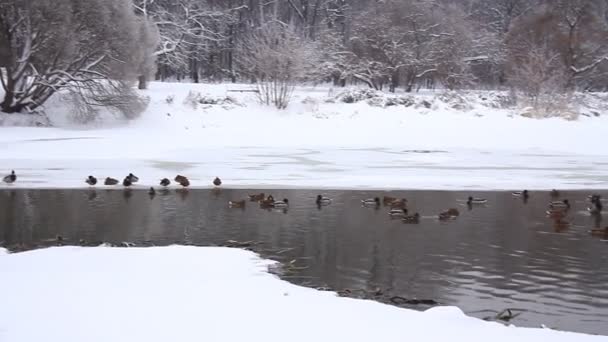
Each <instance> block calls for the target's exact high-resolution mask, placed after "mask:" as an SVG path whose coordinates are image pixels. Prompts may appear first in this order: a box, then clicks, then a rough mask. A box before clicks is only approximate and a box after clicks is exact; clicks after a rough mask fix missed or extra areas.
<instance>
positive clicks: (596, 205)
mask: <svg viewBox="0 0 608 342" xmlns="http://www.w3.org/2000/svg"><path fill="white" fill-rule="evenodd" d="M602 209H604V206H603V205H602V202H601V201H599V200H597V201H595V202H593V206H591V207H589V208H587V210H589V212H590V213H591V215H598V214H601V213H602Z"/></svg>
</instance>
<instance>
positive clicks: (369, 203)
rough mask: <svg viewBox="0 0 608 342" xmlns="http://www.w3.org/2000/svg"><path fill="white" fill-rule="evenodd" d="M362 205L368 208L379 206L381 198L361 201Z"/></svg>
mask: <svg viewBox="0 0 608 342" xmlns="http://www.w3.org/2000/svg"><path fill="white" fill-rule="evenodd" d="M361 204H363V205H364V206H366V207H371V206H379V205H380V198H379V197H375V198H368V199H364V200H361Z"/></svg>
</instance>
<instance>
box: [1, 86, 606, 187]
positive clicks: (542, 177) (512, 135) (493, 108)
mask: <svg viewBox="0 0 608 342" xmlns="http://www.w3.org/2000/svg"><path fill="white" fill-rule="evenodd" d="M247 89H250V87H249V86H247V85H232V84H223V85H208V84H183V83H180V84H170V83H152V84H150V89H149V90H146V91H144V94H145V96H147V97H149V100H150V105H149V107H148V109H147V111H146V112H145V113H144V114H143V115H142V116H141V117H140V118H138V119H136V120H132V121H127V122H124V121H122V120H121V119H118V118H113V117H112V116H108V115H106V116H103V117H102V119H101V121H98V122H95V124H94V125H92V126H87V127H79V126H74V125H69V124H68V123H67V122H69V120H68V119H69V115H70V113H69V110H68V109H65V108H64V107H62V106H61V105H60V104H57V105H55V106H54V107H53V108H49V122H50V123H51V124H53V125H56V126H59V127H56V128H40V127H3V128H0V163H1V165H3V167H5V168H6V170H3V171H2V172H9V171H10V169H15V170H16V171H17V173H18V174H19V175H21V176H20V178H19V181H18V183H17V184H16V185H15V186H20V187H81V186H83V185H84V178H85V177H86V176H88V175H89V174H92V175H95V176H97V177H100V178H103V177H106V176H112V177H115V178H122V177H124V175H126V174H128V173H129V172H133V173H135V174H136V175H138V176H139V177H140V178H141V179H142V181H141V184H142V185H144V186H145V185H148V186H149V185H156V184H157V182H158V180H159V179H160V178H163V177H171V178H172V176H174V175H175V174H177V173H183V174H187V175H188V176H190V177H192V179H193V182H192V183H193V185H194V186H210V185H211V184H210V180H211V179H213V178H214V177H215V176H220V177H221V178H222V179H223V180H225V182H224V183H225V184H226V185H227V186H233V187H275V186H277V187H297V186H305V187H319V188H361V187H366V188H405V189H408V188H421V189H422V188H426V189H522V188H530V189H550V188H558V187H560V188H571V189H582V188H608V179H607V178H606V177H604V176H603V175H604V174H606V172H607V171H608V155H607V154H606V151H605V147H604V145H603V144H602V143H601V142H600V137H602V135H603V134H604V132H605V131H606V128H608V115H605V114H606V113H604V112H601V111H602V110H603V108H604V107H605V104H602V99H603V97H601V96H596V97H592V96H589V97H588V98H589V105H588V106H587V107H585V108H587V109H585V111H587V112H589V113H596V114H599V116H596V114H588V115H583V116H581V117H580V118H579V119H578V120H575V121H568V120H564V119H559V118H552V119H543V120H538V119H529V118H525V117H522V116H520V115H516V113H515V112H513V111H510V110H506V109H501V103H502V102H503V101H505V98H504V95H502V94H500V93H493V92H482V91H479V92H469V93H465V94H457V93H449V94H446V93H421V94H416V95H415V96H409V95H406V94H400V95H399V96H398V97H395V96H392V95H386V94H380V95H377V94H375V95H374V94H372V95H366V96H367V97H365V98H361V99H354V100H353V101H345V100H344V99H345V98H346V96H345V94H342V90H340V89H330V88H305V87H302V88H298V90H297V91H296V93H295V96H294V99H293V102H292V104H291V105H290V107H289V108H288V109H287V110H285V111H278V110H276V109H273V108H269V107H264V106H261V105H259V104H257V102H256V99H255V94H253V93H250V92H233V91H231V90H247ZM347 95H348V94H347ZM344 102H353V103H344ZM579 102H580V101H579ZM62 108H63V109H62ZM585 111H582V112H585ZM598 111H599V112H598ZM0 121H1V120H0ZM5 121H6V120H5ZM13 121H17V122H19V120H13ZM427 152H437V153H427Z"/></svg>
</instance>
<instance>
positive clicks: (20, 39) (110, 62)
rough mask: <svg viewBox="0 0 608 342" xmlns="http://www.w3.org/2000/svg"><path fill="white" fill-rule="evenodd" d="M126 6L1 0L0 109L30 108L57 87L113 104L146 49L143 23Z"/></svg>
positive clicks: (83, 0) (79, 0)
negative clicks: (1, 94) (1, 90)
mask: <svg viewBox="0 0 608 342" xmlns="http://www.w3.org/2000/svg"><path fill="white" fill-rule="evenodd" d="M129 6H130V4H129V3H126V2H124V1H122V0H107V1H99V0H36V1H31V0H0V32H1V33H0V36H1V37H2V39H0V40H3V41H4V42H5V44H3V46H2V48H0V49H4V50H5V52H4V55H5V56H6V57H5V60H4V61H3V62H2V64H3V65H2V67H3V68H2V69H1V70H2V77H0V81H1V83H2V87H3V88H4V91H5V95H4V99H3V100H2V102H1V103H0V108H1V110H2V111H4V112H7V113H15V112H24V111H28V112H29V111H33V110H35V109H36V108H37V107H39V106H41V105H42V104H43V103H44V102H45V101H46V100H48V99H49V97H51V96H52V95H53V94H54V93H56V92H58V91H61V90H66V91H75V92H78V93H81V94H83V95H85V96H86V97H87V98H88V99H91V100H92V101H95V100H107V101H108V102H106V103H107V104H108V105H113V103H112V102H111V101H109V100H110V98H111V95H112V94H119V93H120V94H124V92H123V90H124V89H125V87H123V86H122V84H123V83H124V82H126V81H130V80H133V79H134V78H135V76H136V75H137V73H138V70H137V68H138V65H142V64H143V63H144V61H143V60H141V59H140V58H138V57H137V56H138V52H139V51H140V50H142V49H145V48H146V47H145V46H142V45H141V44H140V40H139V38H140V37H141V32H142V30H144V31H145V23H143V22H142V21H138V20H137V19H136V17H135V15H134V14H133V11H132V10H130V7H129ZM117 89H120V91H113V90H117ZM122 99H123V100H124V99H125V98H124V97H122ZM123 104H124V103H123Z"/></svg>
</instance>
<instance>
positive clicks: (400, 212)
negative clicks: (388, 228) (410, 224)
mask: <svg viewBox="0 0 608 342" xmlns="http://www.w3.org/2000/svg"><path fill="white" fill-rule="evenodd" d="M388 216H390V217H391V218H403V217H405V216H407V209H406V208H401V209H391V211H389V212H388Z"/></svg>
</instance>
